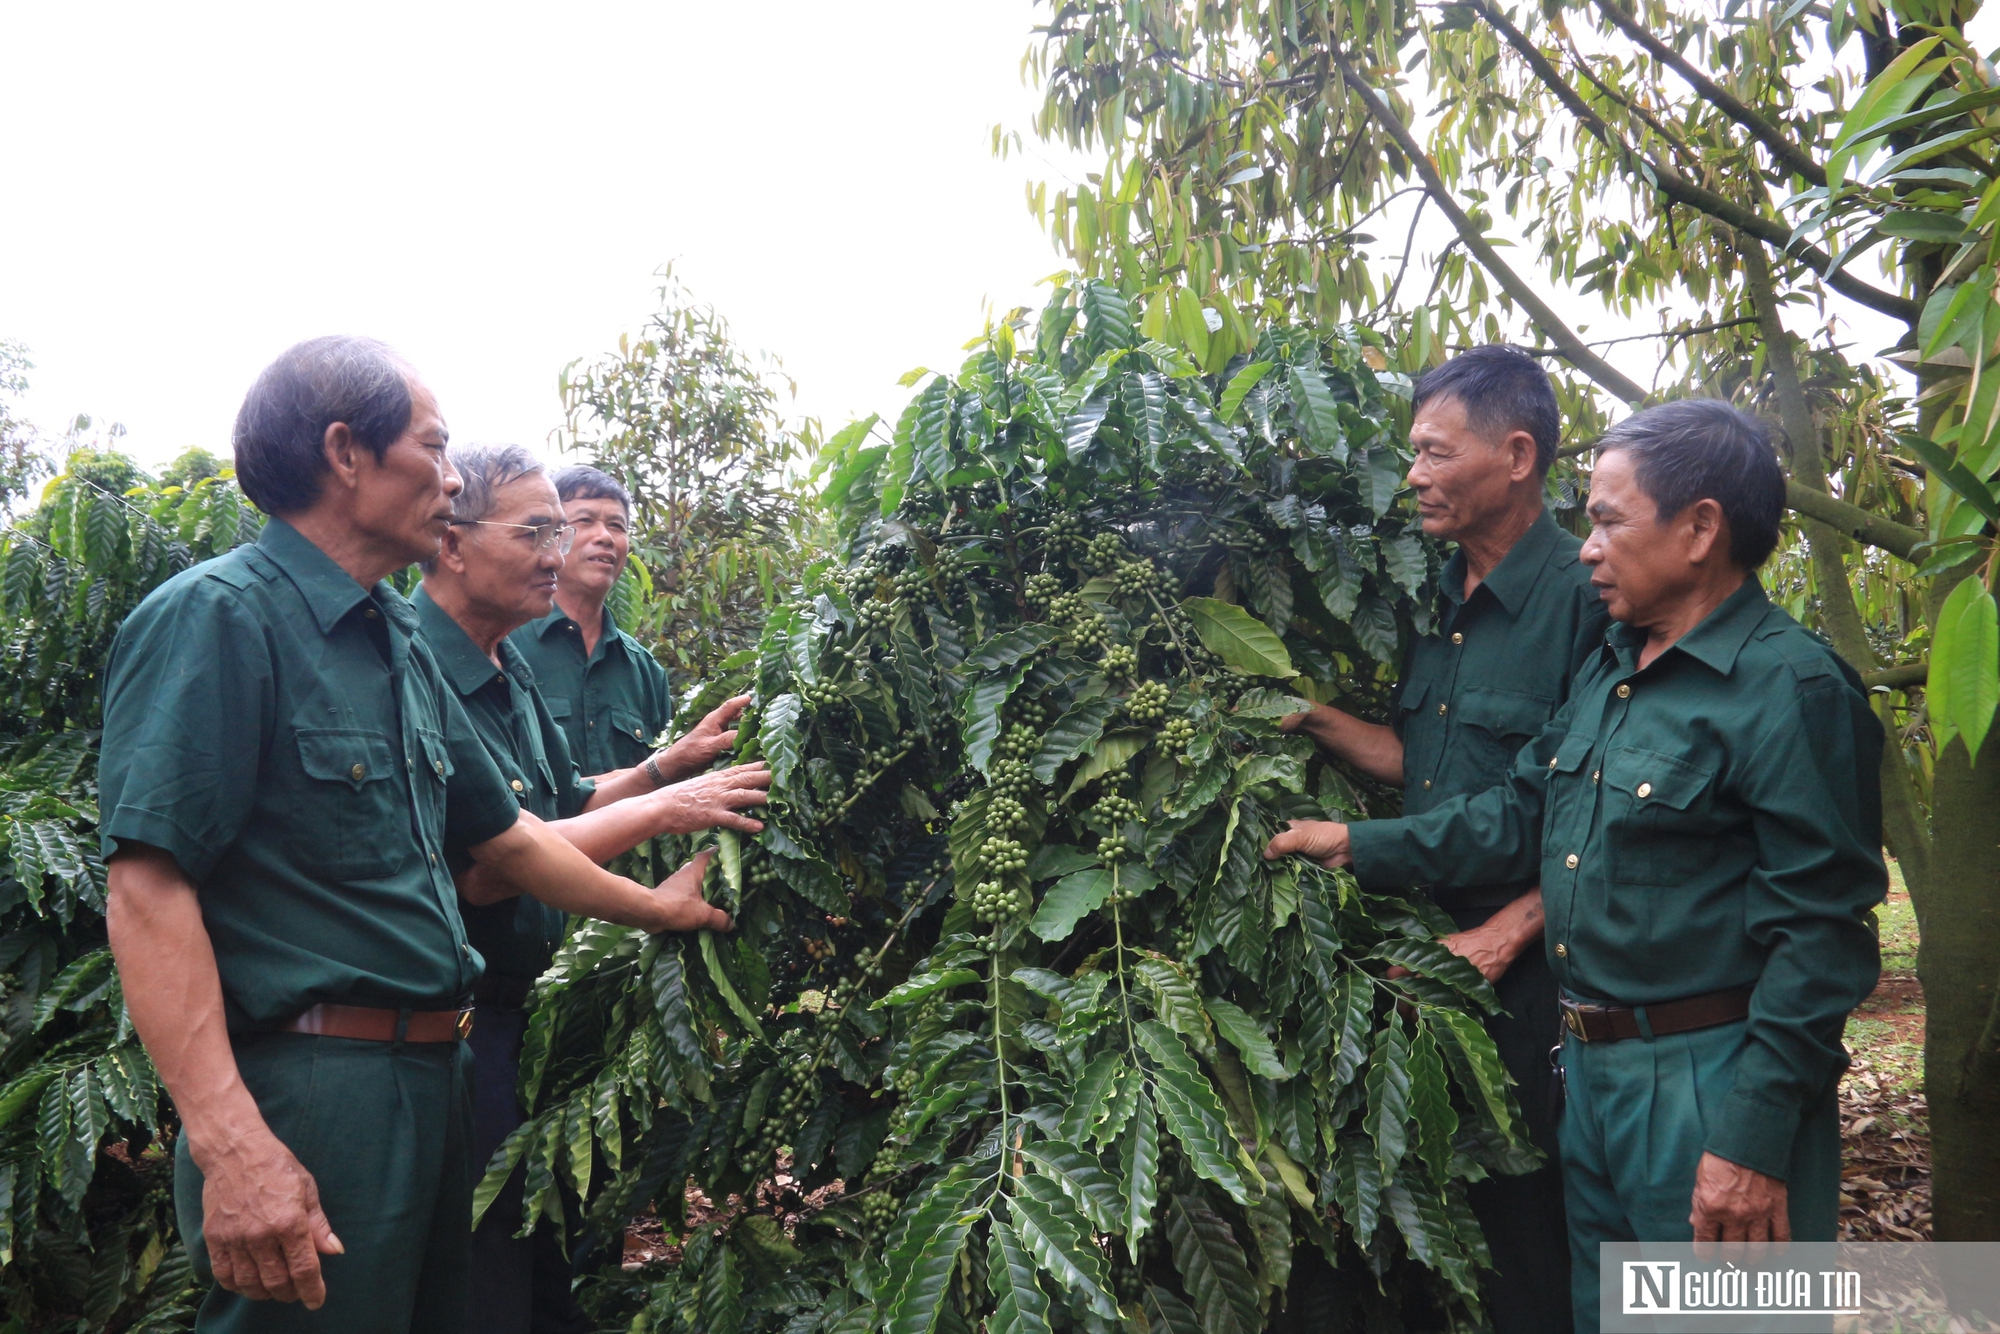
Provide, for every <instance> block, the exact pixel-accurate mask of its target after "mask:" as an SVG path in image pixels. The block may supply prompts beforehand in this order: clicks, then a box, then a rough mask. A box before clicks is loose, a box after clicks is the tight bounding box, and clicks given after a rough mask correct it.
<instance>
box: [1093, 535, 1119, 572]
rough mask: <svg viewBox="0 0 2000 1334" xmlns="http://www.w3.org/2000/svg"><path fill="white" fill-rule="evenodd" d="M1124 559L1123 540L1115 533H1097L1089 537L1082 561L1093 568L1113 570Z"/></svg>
mask: <svg viewBox="0 0 2000 1334" xmlns="http://www.w3.org/2000/svg"><path fill="white" fill-rule="evenodd" d="M1124 559H1125V540H1124V539H1123V538H1121V537H1119V536H1118V534H1116V533H1099V534H1098V535H1097V536H1096V537H1093V538H1091V539H1090V546H1089V548H1088V550H1087V551H1086V552H1085V554H1084V563H1085V564H1086V565H1088V566H1090V568H1091V569H1093V570H1115V569H1117V568H1118V566H1119V564H1120V563H1121V562H1122V561H1123V560H1124Z"/></svg>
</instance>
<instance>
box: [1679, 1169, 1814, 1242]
mask: <svg viewBox="0 0 2000 1334" xmlns="http://www.w3.org/2000/svg"><path fill="white" fill-rule="evenodd" d="M1688 1222H1690V1223H1692V1224H1694V1239H1695V1240H1696V1241H1790V1240H1791V1239H1792V1218H1791V1214H1790V1212H1789V1211H1788V1203H1787V1197H1786V1194H1785V1183H1784V1182H1782V1181H1780V1180H1778V1179H1777V1178H1776V1177H1767V1176H1765V1175H1764V1174H1763V1173H1762V1172H1753V1171H1751V1170H1750V1169H1749V1168H1747V1167H1740V1166H1738V1165H1737V1164H1735V1163H1732V1162H1730V1161H1729V1160H1728V1159H1727V1158H1718V1157H1716V1156H1715V1155H1714V1154H1712V1153H1704V1154H1703V1155H1702V1156H1701V1165H1700V1166H1698V1167H1696V1168H1695V1172H1694V1210H1693V1212H1692V1213H1690V1214H1689V1215H1688Z"/></svg>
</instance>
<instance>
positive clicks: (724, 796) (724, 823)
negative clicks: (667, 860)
mask: <svg viewBox="0 0 2000 1334" xmlns="http://www.w3.org/2000/svg"><path fill="white" fill-rule="evenodd" d="M709 716H710V717H711V718H712V717H714V716H715V715H714V714H710V715H709ZM705 725H706V723H705V722H704V726H705ZM770 787H771V769H770V766H768V765H766V764H764V763H763V762H762V761H759V762H758V763H756V764H738V765H733V766H731V767H730V768H727V769H718V770H716V771H715V772H714V773H709V774H702V775H700V776H698V777H695V778H690V779H688V780H686V781H685V782H680V783H674V784H672V785H671V786H668V787H663V788H661V789H660V790H659V791H658V792H656V793H654V794H653V796H652V797H651V798H650V800H653V801H657V802H660V803H662V804H663V805H664V806H665V808H666V809H665V816H664V819H665V823H664V824H662V825H661V826H660V832H662V833H667V834H692V833H694V832H696V831H697V830H701V829H735V830H740V831H741V832H743V833H746V834H754V833H756V832H758V831H759V830H761V829H762V828H763V827H764V825H763V822H762V821H759V820H753V819H751V818H750V817H749V816H747V815H744V814H741V812H742V810H743V808H744V807H746V806H762V805H763V804H764V803H765V802H767V801H769V800H770V799H771V793H770Z"/></svg>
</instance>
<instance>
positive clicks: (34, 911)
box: [0, 451, 261, 1330]
mask: <svg viewBox="0 0 2000 1334" xmlns="http://www.w3.org/2000/svg"><path fill="white" fill-rule="evenodd" d="M67 462H68V466H67V468H66V470H65V471H64V473H63V474H62V475H61V476H59V477H57V478H56V479H55V481H53V482H52V483H50V484H49V486H48V488H47V489H46V491H45V492H44V494H43V497H42V503H41V505H40V507H39V508H37V509H36V510H35V511H34V512H33V513H32V514H31V515H30V516H28V518H27V519H25V520H24V521H23V522H22V523H20V524H19V525H18V526H17V527H15V528H14V529H12V530H10V531H9V532H8V533H7V535H6V539H5V543H4V546H0V569H4V572H5V573H4V588H0V654H3V655H4V660H5V661H4V666H0V681H4V685H3V686H0V690H4V692H5V693H4V695H0V848H4V856H5V860H4V861H0V1306H4V1308H5V1310H6V1311H7V1312H8V1314H9V1315H11V1316H13V1317H15V1318H16V1319H18V1321H19V1322H20V1327H21V1328H23V1329H27V1330H44V1329H47V1330H54V1329H58V1328H60V1329H64V1330H70V1329H78V1328H81V1329H91V1330H98V1329H107V1330H137V1329H162V1330H164V1329H180V1328H185V1327H186V1325H187V1324H188V1323H189V1322H190V1321H191V1320H192V1318H193V1300H194V1294H193V1291H192V1282H193V1280H192V1277H191V1275H190V1273H189V1270H188V1264H187V1257H186V1254H185V1252H184V1251H183V1250H182V1249H181V1246H180V1243H179V1241H178V1239H177V1238H176V1236H175V1233H174V1229H173V1218H172V1196H171V1187H172V1178H173V1160H172V1147H173V1139H172V1133H173V1124H172V1119H171V1108H170V1106H169V1104H168V1103H167V1101H166V1099H165V1096H164V1094H163V1092H162V1090H161V1088H160V1086H159V1081H158V1078H157V1076H156V1075H155V1074H154V1072H153V1067H152V1063H151V1062H150V1061H149V1060H148V1059H147V1058H146V1054H145V1051H144V1050H143V1049H142V1048H141V1047H140V1045H139V1042H138V1039H137V1038H136V1037H135V1036H134V1034H133V1032H132V1027H131V1021H130V1020H129V1019H128V1018H127V1017H126V1015H125V1007H124V1002H123V999H122V997H121V995H120V992H119V988H118V980H117V975H116V973H115V971H114V970H113V968H112V966H111V955H110V951H109V949H108V948H107V946H106V943H105V931H104V906H105V883H104V866H103V863H102V862H101V861H100V860H99V857H98V852H97V833H96V818H97V804H96V803H97V789H96V772H97V755H96V739H97V732H96V728H97V724H98V709H99V697H98V692H99V688H100V684H101V681H102V674H103V669H104V663H105V658H106V655H107V654H108V652H109V650H110V647H111V641H112V637H113V636H114V635H115V634H116V632H117V629H118V626H119V624H120V623H121V622H122V621H123V620H124V618H125V616H126V615H127V613H129V612H130V611H131V610H132V608H133V607H135V606H137V605H138V603H139V601H140V599H142V598H143V597H144V596H145V595H146V594H147V593H149V592H151V591H152V589H154V588H155V587H157V586H158V585H159V584H160V583H161V582H163V581H164V580H166V579H167V578H169V577H170V576H171V575H173V574H174V573H176V572H178V571H180V570H183V569H185V568H187V567H188V566H189V565H190V564H192V563H194V562H195V561H198V560H203V559H206V558H208V557H209V556H213V555H217V554H220V553H221V552H223V551H226V550H228V549H229V548H230V547H233V546H235V545H237V544H238V543H240V542H244V541H248V540H250V539H251V538H253V537H255V536H256V533H257V530H258V528H259V527H260V526H261V518H260V516H258V515H257V513H256V512H255V511H254V510H253V509H252V508H251V506H250V504H249V502H248V501H246V500H244V499H243V496H242V493H241V492H239V491H238V490H237V489H236V486H235V484H234V483H233V482H232V481H230V480H229V478H228V476H227V474H222V475H216V474H215V472H214V471H213V470H212V469H209V470H207V471H206V473H202V470H201V469H200V468H193V469H190V470H186V471H185V472H184V475H187V476H195V480H194V481H193V482H192V484H191V485H189V486H186V487H183V486H180V485H165V486H157V487H155V486H150V485H146V484H144V483H143V481H142V479H141V478H140V476H139V473H138V470H137V468H136V467H134V466H133V464H132V462H131V461H130V460H129V459H125V458H123V457H122V456H119V455H113V454H103V453H95V452H87V451H78V452H77V453H75V454H72V455H71V456H70V458H69V460H68V461H67ZM198 473H200V474H202V475H199V476H196V474H198ZM79 1322H81V1323H79Z"/></svg>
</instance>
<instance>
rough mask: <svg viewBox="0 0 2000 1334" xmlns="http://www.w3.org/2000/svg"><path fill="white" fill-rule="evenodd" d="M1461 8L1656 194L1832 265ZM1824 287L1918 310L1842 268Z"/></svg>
mask: <svg viewBox="0 0 2000 1334" xmlns="http://www.w3.org/2000/svg"><path fill="white" fill-rule="evenodd" d="M1465 7H1466V8H1467V9H1469V10H1471V11H1472V12H1474V13H1476V14H1478V15H1479V16H1480V17H1481V18H1483V19H1485V20H1486V22H1487V24H1488V25H1489V26H1490V27H1492V29H1493V30H1494V31H1495V32H1497V33H1499V34H1500V36H1501V38H1502V39H1503V40H1504V41H1505V42H1506V43H1507V45H1509V46H1511V47H1513V48H1514V51H1515V53H1516V54H1517V55H1519V56H1520V57H1521V59H1523V60H1525V61H1527V62H1528V68H1529V69H1531V70H1533V71H1534V74H1535V77H1536V78H1537V79H1539V80H1540V81H1541V82H1542V84H1543V85H1544V86H1545V87H1547V88H1548V90H1549V91H1550V92H1552V93H1554V94H1555V95H1556V99H1557V100H1558V101H1560V102H1561V103H1562V104H1563V106H1564V108H1565V109H1566V110H1568V111H1569V113H1570V114H1571V115H1572V116H1574V117H1576V119H1577V122H1578V123H1579V124H1580V125H1582V126H1583V128H1584V129H1586V130H1588V131H1589V132H1590V135H1591V137H1592V138H1594V139H1596V140H1597V141H1598V142H1599V143H1601V144H1603V145H1604V146H1605V147H1606V148H1608V149H1610V150H1611V151H1612V152H1613V153H1614V154H1616V155H1617V156H1618V158H1619V160H1620V161H1621V162H1622V163H1623V164H1624V165H1625V168H1626V170H1627V171H1629V172H1631V173H1632V174H1634V175H1638V176H1642V177H1644V178H1645V179H1646V180H1647V181H1648V182H1649V183H1650V184H1651V185H1653V186H1654V187H1655V188H1656V189H1658V190H1659V192H1660V193H1661V194H1663V195H1665V196H1666V197H1667V198H1668V199H1671V200H1672V201H1674V202H1675V203H1677V204H1685V205H1686V206H1687V207H1689V208H1691V209H1695V210H1697V211H1698V212H1701V213H1706V214H1707V215H1708V216H1709V217H1711V218H1714V219H1715V220H1716V221H1718V222H1722V223H1726V224H1728V225H1729V226H1730V227H1732V228H1734V229H1735V230H1737V231H1739V232H1742V233H1744V234H1745V235H1748V236H1754V237H1756V238H1757V239H1759V240H1760V241H1764V242H1766V243H1767V244H1769V245H1770V246H1772V247H1773V248H1774V249H1776V250H1777V251H1778V252H1779V253H1780V254H1784V255H1790V256H1791V257H1792V258H1793V259H1796V260H1798V261H1799V262H1800V263H1801V264H1804V265H1805V266H1806V267H1807V268H1809V269H1811V270H1812V271H1813V272H1814V273H1817V274H1820V275H1821V276H1824V275H1825V274H1826V272H1827V270H1828V269H1830V268H1832V267H1833V257H1832V256H1831V255H1829V254H1827V253H1826V251H1824V250H1821V249H1820V248H1819V247H1818V246H1816V245H1810V244H1808V243H1806V242H1804V241H1798V242H1794V241H1793V239H1792V229H1791V228H1789V227H1787V226H1786V225H1785V224H1784V223H1782V222H1780V221H1778V220H1777V219H1775V218H1767V217H1765V216H1763V215H1762V214H1760V213H1754V212H1752V211H1751V210H1749V209H1747V208H1745V207H1743V205H1741V204H1739V203H1737V202H1736V201H1735V200H1733V199H1730V198H1728V197H1727V196H1725V195H1719V194H1717V193H1716V192H1715V191H1713V190H1710V189H1709V188H1707V187H1706V186H1702V185H1697V184H1695V183H1694V182H1693V181H1690V180H1689V179H1688V178H1687V177H1685V176H1683V175H1681V174H1680V173H1679V172H1678V171H1675V170H1674V169H1673V168H1672V167H1670V166H1668V165H1667V164H1666V163H1664V162H1655V161H1653V160H1652V159H1651V158H1648V157H1647V156H1645V155H1644V154H1643V153H1640V152H1639V151H1638V150H1637V149H1635V148H1633V147H1632V146H1631V145H1630V144H1627V143H1626V142H1625V141H1624V140H1623V139H1621V138H1620V137H1619V136H1618V135H1617V134H1616V133H1614V132H1613V131H1612V129H1611V127H1610V126H1609V125H1607V124H1606V123H1605V122H1604V118H1603V117H1601V116H1599V115H1598V114H1597V113H1596V112H1595V111H1593V110H1591V108H1590V104H1589V103H1587V102H1585V101H1584V100H1583V95H1582V94H1581V93H1579V92H1577V90H1576V89H1575V88H1573V87H1571V86H1570V85H1569V83H1568V81H1566V80H1565V79H1564V78H1563V77H1562V74H1561V72H1560V71H1558V70H1557V69H1556V67H1555V66H1554V65H1553V64H1551V63H1550V62H1549V58H1548V57H1547V56H1545V55H1543V54H1542V52H1541V49H1540V48H1539V47H1537V46H1536V45H1535V44H1534V43H1533V42H1531V41H1529V40H1528V37H1527V34H1526V33H1523V32H1522V31H1521V30H1520V29H1519V28H1516V27H1515V26H1514V25H1513V24H1512V23H1510V22H1508V20H1507V18H1506V16H1505V15H1503V14H1501V13H1500V12H1499V11H1498V10H1496V9H1494V8H1493V6H1492V5H1491V4H1489V3H1487V0H1466V5H1465ZM1827 286H1829V287H1831V288H1832V289H1833V290H1834V291H1836V292H1839V293H1840V294H1841V295H1842V296H1845V297H1847V298H1848V299H1849V300H1851V301H1855V302H1858V303H1859V304H1861V305H1864V306H1866V307H1868V308H1869V309H1870V310H1876V311H1880V312H1881V313H1882V314H1884V315H1888V316H1891V317H1893V318H1895V319H1898V320H1901V321H1902V322H1903V323H1905V324H1907V325H1910V326H1912V327H1914V326H1915V325H1916V322H1917V316H1918V315H1919V314H1921V313H1922V307H1921V306H1920V305H1918V303H1917V302H1915V301H1912V300H1911V299H1910V298H1909V297H1906V296H1902V295H1900V294H1898V293H1895V292H1885V291H1883V290H1882V289H1881V288H1879V287H1876V286H1873V285H1872V284H1869V283H1864V282H1862V281H1861V280H1860V279H1858V278H1856V277H1855V276H1854V275H1853V274H1851V273H1849V272H1848V271H1847V270H1845V269H1842V270H1841V271H1839V272H1838V273H1836V274H1834V276H1833V277H1832V278H1829V279H1827Z"/></svg>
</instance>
